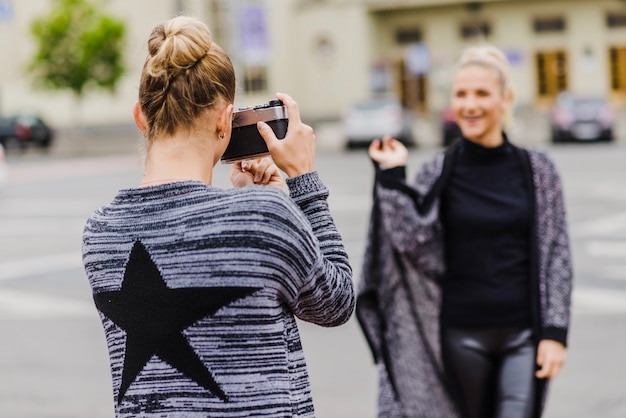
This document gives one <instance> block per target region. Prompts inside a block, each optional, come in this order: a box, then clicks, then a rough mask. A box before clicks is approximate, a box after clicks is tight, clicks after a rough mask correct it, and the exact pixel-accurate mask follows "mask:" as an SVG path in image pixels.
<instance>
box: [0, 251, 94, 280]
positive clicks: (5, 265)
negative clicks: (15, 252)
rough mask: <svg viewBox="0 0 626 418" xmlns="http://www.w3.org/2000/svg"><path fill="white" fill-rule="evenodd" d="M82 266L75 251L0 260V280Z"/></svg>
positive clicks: (79, 256)
mask: <svg viewBox="0 0 626 418" xmlns="http://www.w3.org/2000/svg"><path fill="white" fill-rule="evenodd" d="M75 268H81V269H82V268H83V264H82V256H81V255H80V254H79V253H77V252H70V253H61V254H51V255H44V256H39V257H30V258H27V259H22V260H12V261H3V262H0V281H2V280H11V279H20V278H23V277H29V276H35V275H41V274H46V273H54V272H58V271H65V270H71V269H75Z"/></svg>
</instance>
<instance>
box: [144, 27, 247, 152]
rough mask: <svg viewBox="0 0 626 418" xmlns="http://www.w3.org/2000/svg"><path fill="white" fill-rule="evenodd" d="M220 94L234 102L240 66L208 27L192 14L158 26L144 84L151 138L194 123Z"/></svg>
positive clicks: (149, 46) (146, 64)
mask: <svg viewBox="0 0 626 418" xmlns="http://www.w3.org/2000/svg"><path fill="white" fill-rule="evenodd" d="M220 97H221V98H223V99H225V100H226V101H227V102H228V103H233V102H234V100H235V71H234V69H233V65H232V63H231V61H230V58H229V57H228V55H226V53H225V52H224V50H223V49H222V48H220V46H219V45H217V44H216V43H215V42H213V38H212V36H211V32H210V30H209V28H208V27H207V26H206V25H205V24H204V23H202V22H201V21H199V20H197V19H195V18H192V17H187V16H178V17H175V18H173V19H170V20H168V21H167V22H165V23H162V24H160V25H158V26H156V27H155V28H154V29H153V30H152V33H151V34H150V38H149V40H148V57H147V58H146V61H145V63H144V66H143V70H142V73H141V81H140V84H139V104H140V106H141V110H142V112H143V114H144V115H145V117H146V123H147V132H146V137H147V139H148V141H150V140H152V139H154V138H155V137H157V136H159V135H163V134H168V135H172V134H174V133H175V132H176V131H177V130H179V129H187V130H188V129H191V127H192V126H193V125H194V122H195V120H196V118H197V117H198V116H199V115H200V114H201V113H202V112H203V111H205V110H206V109H209V108H211V107H212V106H213V105H214V104H215V103H216V101H217V100H218V99H219V98H220Z"/></svg>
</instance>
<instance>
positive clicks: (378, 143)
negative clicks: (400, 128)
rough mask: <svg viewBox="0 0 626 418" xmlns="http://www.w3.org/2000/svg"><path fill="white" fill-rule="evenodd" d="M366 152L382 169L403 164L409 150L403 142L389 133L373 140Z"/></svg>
mask: <svg viewBox="0 0 626 418" xmlns="http://www.w3.org/2000/svg"><path fill="white" fill-rule="evenodd" d="M368 154H369V156H370V158H371V159H372V160H374V161H376V162H377V163H378V164H379V165H380V167H381V168H382V169H384V170H386V169H389V168H394V167H401V166H405V165H406V162H407V160H408V158H409V151H408V150H407V148H406V147H405V146H404V144H403V143H402V142H400V141H398V140H397V139H394V138H392V137H390V136H389V135H386V136H384V137H383V139H382V140H380V139H375V140H373V141H372V143H371V144H370V146H369V149H368Z"/></svg>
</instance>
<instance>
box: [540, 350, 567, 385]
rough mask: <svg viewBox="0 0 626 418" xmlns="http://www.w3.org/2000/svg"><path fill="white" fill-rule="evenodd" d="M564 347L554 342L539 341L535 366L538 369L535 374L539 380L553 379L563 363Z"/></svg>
mask: <svg viewBox="0 0 626 418" xmlns="http://www.w3.org/2000/svg"><path fill="white" fill-rule="evenodd" d="M566 351H567V350H566V348H565V346H564V345H563V344H562V343H560V342H558V341H554V340H541V341H540V342H539V347H537V365H538V366H539V367H540V369H539V370H537V371H536V372H535V376H537V377H538V378H539V379H554V378H555V377H556V376H557V375H558V374H559V372H560V371H561V368H562V367H563V363H565V357H566Z"/></svg>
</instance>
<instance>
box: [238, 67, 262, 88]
mask: <svg viewBox="0 0 626 418" xmlns="http://www.w3.org/2000/svg"><path fill="white" fill-rule="evenodd" d="M243 88H244V91H245V92H246V93H264V92H266V91H267V68H265V67H261V66H255V67H246V68H244V73H243Z"/></svg>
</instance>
